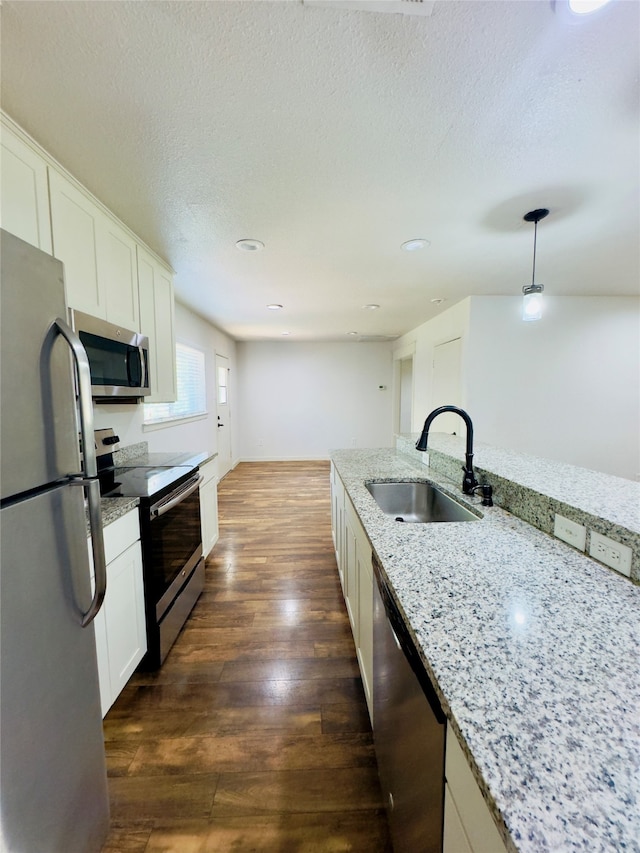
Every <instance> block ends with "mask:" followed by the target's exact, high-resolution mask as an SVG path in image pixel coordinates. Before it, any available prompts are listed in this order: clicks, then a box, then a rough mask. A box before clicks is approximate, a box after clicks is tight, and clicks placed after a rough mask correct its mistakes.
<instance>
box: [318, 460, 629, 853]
mask: <svg viewBox="0 0 640 853" xmlns="http://www.w3.org/2000/svg"><path fill="white" fill-rule="evenodd" d="M331 456H332V459H333V461H334V463H335V465H336V468H337V470H338V473H339V474H340V477H341V479H342V481H343V483H344V485H345V487H346V490H347V493H348V495H349V497H350V498H351V500H352V502H353V505H354V507H355V509H356V511H357V512H358V515H359V516H360V519H361V521H362V523H363V526H364V528H365V530H366V532H367V535H368V537H369V540H370V541H371V544H372V546H373V548H374V551H375V553H376V554H377V556H378V559H379V561H380V563H381V565H382V569H383V573H384V574H385V575H386V578H387V580H388V581H389V584H390V587H391V590H392V593H393V595H394V597H395V599H396V601H397V603H398V606H399V608H400V611H401V613H402V614H403V615H404V618H405V620H406V622H407V626H408V628H409V630H410V632H411V634H412V635H413V637H414V640H415V641H416V645H417V648H418V650H419V652H420V654H421V656H422V659H423V662H424V664H425V669H426V670H427V672H428V674H429V676H430V678H431V680H432V682H433V684H434V687H435V688H436V690H437V692H438V695H439V697H440V701H441V703H442V706H443V708H444V710H445V712H446V714H447V717H448V721H449V724H450V725H451V726H452V727H453V729H454V731H455V732H456V735H457V737H458V740H459V741H460V743H461V745H462V747H463V749H464V751H465V753H466V755H467V758H468V760H469V763H470V765H471V768H472V770H473V772H474V775H475V777H476V779H477V781H478V783H479V785H480V787H481V789H482V790H483V793H484V794H485V798H486V799H487V802H488V803H489V805H490V808H491V809H492V811H493V813H494V816H495V817H496V823H497V824H498V826H499V827H502V829H501V831H502V834H503V836H504V837H505V840H506V843H507V845H508V847H509V848H510V849H512V850H517V851H520V853H561V851H562V853H565V851H578V850H580V851H589V853H597V851H602V853H604V851H607V852H608V853H614V851H615V853H618V851H622V850H625V851H635V853H637V851H640V803H639V800H640V714H639V709H640V676H639V673H640V588H638V587H637V586H634V585H633V584H632V583H630V582H629V581H628V580H627V579H625V578H623V577H621V576H619V575H617V574H616V573H615V572H613V571H612V570H610V569H607V568H606V567H604V566H601V565H600V564H599V563H597V562H595V561H594V560H592V559H590V558H589V557H587V556H585V555H584V554H581V553H579V552H577V551H575V550H574V549H573V548H571V547H570V546H568V545H565V544H564V543H563V542H560V541H559V540H557V539H554V538H552V537H550V536H548V535H547V534H545V533H543V532H541V531H540V530H537V529H535V528H534V527H532V526H531V525H530V524H527V523H526V522H524V521H522V520H521V519H519V518H516V517H515V516H513V515H511V514H510V513H508V512H506V511H505V510H503V509H501V508H500V507H498V506H495V507H491V508H485V507H482V506H481V501H480V498H475V497H474V498H472V499H468V498H466V496H462V495H461V493H460V484H459V483H453V482H452V481H451V480H448V479H446V478H445V477H444V476H443V475H442V474H438V473H435V472H434V471H433V470H432V469H430V468H428V467H427V466H424V465H420V464H419V463H416V462H413V461H412V460H410V459H409V458H408V457H407V456H405V455H403V454H400V453H397V452H396V451H394V450H390V449H384V450H344V451H335V452H333V453H332V454H331ZM395 478H400V479H428V480H431V481H433V482H435V483H437V484H439V485H441V486H442V487H443V489H444V490H445V491H447V492H448V493H449V494H451V495H452V496H454V497H455V498H456V499H457V500H459V501H460V502H461V503H467V504H471V505H473V506H474V508H475V509H476V510H478V511H480V512H481V513H482V516H483V517H482V519H481V520H479V521H478V522H471V523H448V524H430V525H415V524H398V523H396V522H395V521H393V520H392V519H390V518H387V517H386V516H385V515H384V514H383V513H382V511H381V510H380V509H379V507H378V506H377V504H376V503H375V501H374V500H373V498H372V497H371V495H370V494H369V492H368V491H367V490H366V488H365V487H364V483H365V481H366V480H371V479H395Z"/></svg>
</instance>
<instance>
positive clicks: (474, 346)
mask: <svg viewBox="0 0 640 853" xmlns="http://www.w3.org/2000/svg"><path fill="white" fill-rule="evenodd" d="M545 302H546V306H545V314H544V317H543V319H542V320H540V321H538V322H533V323H523V322H522V321H521V320H520V319H519V318H520V311H521V303H522V300H521V298H520V297H517V296H515V297H506V296H505V297H499V296H494V297H473V298H472V299H471V320H470V333H469V339H468V347H467V371H466V378H467V398H466V399H467V404H468V406H469V410H470V413H471V412H473V415H472V417H473V419H474V426H475V427H476V429H477V435H478V438H479V439H481V440H482V441H486V442H488V443H491V444H494V445H498V446H502V447H507V448H512V449H514V450H520V451H526V452H528V453H532V454H534V455H535V456H545V457H547V458H550V459H558V460H561V461H563V462H569V463H571V464H573V465H580V466H582V467H584V468H591V469H593V470H596V471H604V472H606V473H609V474H616V475H618V476H620V477H626V478H627V479H640V300H638V299H635V298H633V297H622V296H620V297H595V296H594V297H566V296H565V297H562V296H561V297H553V296H548V297H547V298H546V299H545Z"/></svg>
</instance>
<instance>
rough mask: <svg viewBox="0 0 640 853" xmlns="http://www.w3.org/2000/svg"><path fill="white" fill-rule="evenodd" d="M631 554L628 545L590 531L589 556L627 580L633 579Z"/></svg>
mask: <svg viewBox="0 0 640 853" xmlns="http://www.w3.org/2000/svg"><path fill="white" fill-rule="evenodd" d="M631 553H632V552H631V548H629V546H628V545H623V544H622V543H621V542H616V541H615V540H614V539H609V537H608V536H603V535H602V533H596V531H595V530H591V531H590V537H589V554H590V555H591V556H592V557H595V559H596V560H600V562H601V563H604V564H605V566H609V567H610V568H612V569H615V570H616V572H620V574H621V575H624V576H625V577H627V578H630V577H631Z"/></svg>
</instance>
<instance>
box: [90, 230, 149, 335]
mask: <svg viewBox="0 0 640 853" xmlns="http://www.w3.org/2000/svg"><path fill="white" fill-rule="evenodd" d="M103 223H104V224H103V229H102V231H101V238H102V243H101V246H100V249H101V252H100V254H99V255H98V258H99V262H100V268H101V271H102V272H103V278H104V282H105V289H106V294H107V315H106V319H107V320H108V321H109V322H110V323H115V324H116V325H117V326H125V327H126V328H127V329H133V331H135V332H139V331H140V313H139V308H138V269H137V263H136V243H135V240H133V239H132V238H131V237H130V236H129V235H128V234H127V232H126V231H125V230H124V228H121V227H120V226H119V225H118V223H117V222H116V221H115V220H113V219H110V218H109V217H107V216H105V217H104V219H103Z"/></svg>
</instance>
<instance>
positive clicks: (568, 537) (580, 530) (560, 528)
mask: <svg viewBox="0 0 640 853" xmlns="http://www.w3.org/2000/svg"><path fill="white" fill-rule="evenodd" d="M553 535H554V536H557V537H558V539H562V541H563V542H566V543H567V544H568V545H573V547H574V548H577V549H578V551H584V549H585V545H586V544H587V528H586V527H584V526H583V525H582V524H576V522H575V521H571V520H570V519H568V518H565V517H564V515H559V514H558V513H556V520H555V524H554V525H553Z"/></svg>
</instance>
